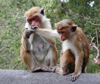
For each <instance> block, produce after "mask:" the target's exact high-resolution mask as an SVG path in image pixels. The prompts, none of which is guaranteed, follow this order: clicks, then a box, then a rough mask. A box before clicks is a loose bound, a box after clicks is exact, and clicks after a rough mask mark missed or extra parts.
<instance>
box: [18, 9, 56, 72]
mask: <svg viewBox="0 0 100 84" xmlns="http://www.w3.org/2000/svg"><path fill="white" fill-rule="evenodd" d="M25 17H26V24H25V31H24V32H23V35H22V39H21V43H22V45H21V48H20V55H21V58H22V60H23V62H24V63H25V65H26V66H27V67H28V68H29V69H30V70H31V71H32V72H34V71H38V70H43V71H52V68H51V67H53V66H56V63H57V49H56V45H55V44H56V42H55V39H54V38H45V37H43V36H40V35H38V34H36V33H33V32H34V31H32V28H33V27H34V25H35V26H37V27H41V28H42V29H44V28H48V29H51V24H50V21H49V19H48V18H46V16H45V14H44V9H42V8H39V7H32V8H31V9H29V10H28V11H27V12H25Z"/></svg>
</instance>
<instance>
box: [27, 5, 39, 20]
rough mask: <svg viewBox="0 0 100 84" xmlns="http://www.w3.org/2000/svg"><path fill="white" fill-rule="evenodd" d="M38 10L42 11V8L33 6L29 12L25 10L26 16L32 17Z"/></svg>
mask: <svg viewBox="0 0 100 84" xmlns="http://www.w3.org/2000/svg"><path fill="white" fill-rule="evenodd" d="M38 11H40V8H39V7H32V8H31V9H29V10H28V11H27V12H25V16H27V17H28V18H31V17H32V16H33V15H34V14H35V13H37V12H38Z"/></svg>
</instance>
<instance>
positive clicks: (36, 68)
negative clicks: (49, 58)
mask: <svg viewBox="0 0 100 84" xmlns="http://www.w3.org/2000/svg"><path fill="white" fill-rule="evenodd" d="M39 70H42V69H41V67H35V68H34V69H33V70H32V72H36V71H39Z"/></svg>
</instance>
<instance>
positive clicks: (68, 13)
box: [58, 0, 72, 17]
mask: <svg viewBox="0 0 100 84" xmlns="http://www.w3.org/2000/svg"><path fill="white" fill-rule="evenodd" d="M58 2H59V3H60V5H61V7H62V8H63V10H64V11H65V12H66V13H67V15H68V16H69V17H71V16H72V15H71V14H70V12H69V10H68V9H67V8H66V7H65V6H64V4H63V3H62V2H61V0H58Z"/></svg>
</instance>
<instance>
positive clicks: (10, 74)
mask: <svg viewBox="0 0 100 84" xmlns="http://www.w3.org/2000/svg"><path fill="white" fill-rule="evenodd" d="M0 84H100V74H88V73H85V74H81V75H80V76H79V78H78V79H77V80H76V81H75V82H72V81H71V74H68V75H66V76H61V75H58V74H56V73H52V72H35V73H31V72H30V71H26V70H2V69H0Z"/></svg>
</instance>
